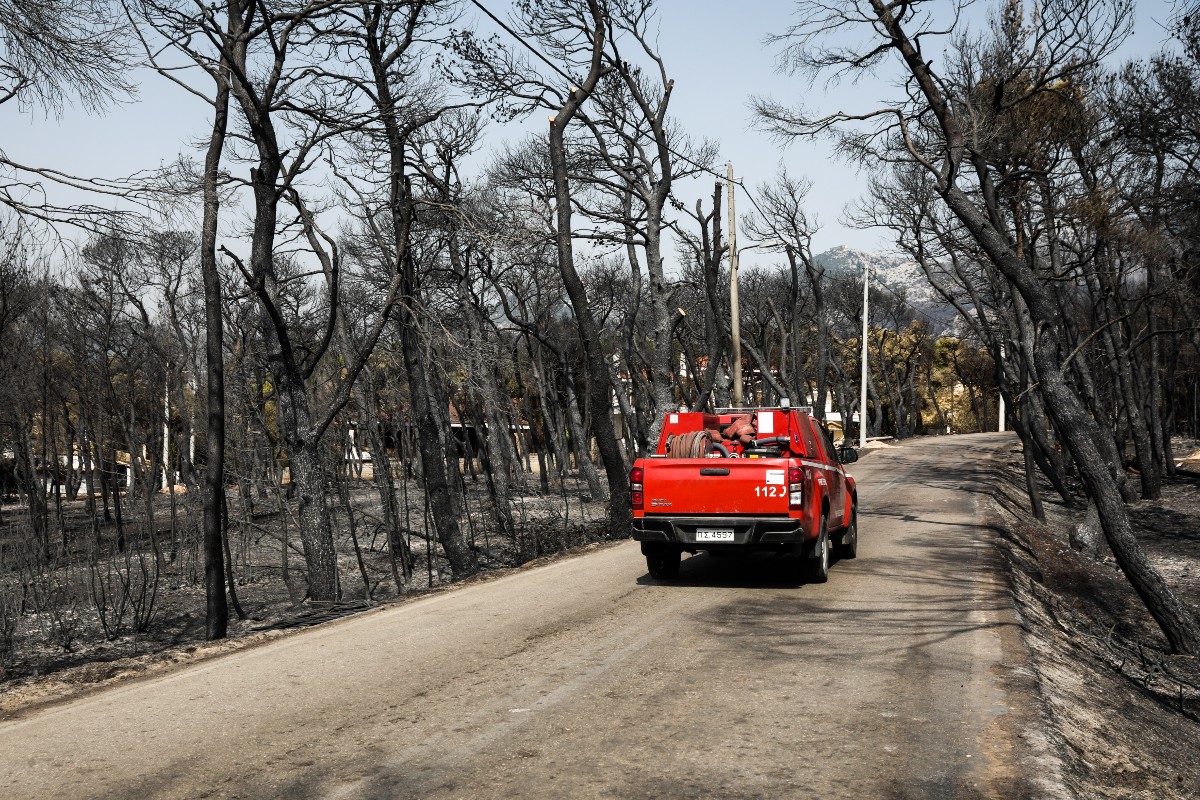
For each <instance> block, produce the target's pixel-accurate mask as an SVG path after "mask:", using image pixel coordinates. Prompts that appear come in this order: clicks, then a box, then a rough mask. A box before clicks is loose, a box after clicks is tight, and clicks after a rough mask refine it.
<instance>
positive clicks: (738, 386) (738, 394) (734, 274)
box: [725, 162, 742, 408]
mask: <svg viewBox="0 0 1200 800" xmlns="http://www.w3.org/2000/svg"><path fill="white" fill-rule="evenodd" d="M725 176H726V178H727V179H728V182H729V327H730V330H731V331H732V333H733V406H734V408H741V407H742V319H741V309H740V307H739V305H738V251H737V216H736V215H735V213H734V207H733V194H734V189H735V187H734V184H733V162H729V163H727V164H726V165H725Z"/></svg>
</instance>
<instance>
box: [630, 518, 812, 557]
mask: <svg viewBox="0 0 1200 800" xmlns="http://www.w3.org/2000/svg"><path fill="white" fill-rule="evenodd" d="M729 530H732V531H733V538H732V539H725V540H723V541H704V540H701V539H700V538H699V536H700V535H701V534H702V532H704V531H729ZM710 535H711V534H710ZM633 538H634V539H636V540H637V541H639V542H665V543H673V544H679V545H683V546H684V547H685V548H686V549H697V550H705V549H709V548H714V549H716V548H724V547H729V546H735V547H736V546H739V545H740V546H747V545H749V546H753V545H765V546H771V545H778V544H791V543H796V542H803V541H804V540H805V536H804V527H803V520H799V519H793V518H791V517H665V516H655V517H640V518H635V519H634V520H633Z"/></svg>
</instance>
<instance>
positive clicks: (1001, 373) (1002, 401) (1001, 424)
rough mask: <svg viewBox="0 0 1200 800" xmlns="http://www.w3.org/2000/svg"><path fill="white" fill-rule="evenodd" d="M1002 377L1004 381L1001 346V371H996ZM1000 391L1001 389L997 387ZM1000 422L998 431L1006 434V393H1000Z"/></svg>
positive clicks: (1002, 350) (1001, 348)
mask: <svg viewBox="0 0 1200 800" xmlns="http://www.w3.org/2000/svg"><path fill="white" fill-rule="evenodd" d="M996 372H997V373H998V374H999V375H1000V380H1004V345H1000V369H998V370H996ZM997 389H999V387H997ZM999 416H1000V422H999V424H998V425H997V426H996V430H998V431H1000V433H1004V392H1000V414H999Z"/></svg>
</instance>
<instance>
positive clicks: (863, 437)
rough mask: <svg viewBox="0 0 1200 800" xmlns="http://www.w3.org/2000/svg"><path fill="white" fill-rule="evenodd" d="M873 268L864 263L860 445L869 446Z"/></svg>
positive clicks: (859, 400) (859, 401)
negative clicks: (869, 313)
mask: <svg viewBox="0 0 1200 800" xmlns="http://www.w3.org/2000/svg"><path fill="white" fill-rule="evenodd" d="M870 276H871V268H870V267H869V266H867V265H865V264H864V265H863V330H862V386H861V388H860V391H859V393H858V398H859V399H858V446H859V447H866V446H867V300H868V297H869V294H868V291H869V290H870V287H871V281H870Z"/></svg>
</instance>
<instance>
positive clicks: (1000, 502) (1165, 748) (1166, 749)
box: [987, 444, 1200, 800]
mask: <svg viewBox="0 0 1200 800" xmlns="http://www.w3.org/2000/svg"><path fill="white" fill-rule="evenodd" d="M1021 463H1022V459H1021V451H1020V446H1019V444H1018V445H1016V446H1015V447H1014V448H1011V449H1007V450H1005V451H1002V452H1001V453H1000V454H999V457H998V458H997V459H996V460H995V463H994V465H993V466H994V469H995V475H996V481H995V489H994V492H993V495H992V498H991V500H990V502H989V503H988V509H987V520H988V522H989V524H991V525H992V526H994V527H995V529H996V530H997V532H998V537H999V538H998V546H999V549H1000V552H1001V554H1002V556H1003V563H1004V567H1005V569H1006V572H1007V575H1008V579H1009V585H1010V587H1011V592H1012V596H1013V600H1014V603H1015V605H1016V608H1017V612H1018V615H1019V617H1020V620H1021V626H1022V632H1023V633H1022V635H1023V639H1024V642H1025V646H1026V648H1027V649H1028V651H1029V653H1030V656H1031V659H1032V661H1031V663H1032V666H1033V669H1034V673H1035V675H1034V679H1035V681H1036V686H1037V695H1038V696H1039V697H1040V701H1041V705H1042V713H1043V714H1044V716H1045V718H1046V720H1047V722H1048V733H1047V735H1048V739H1049V743H1050V745H1051V746H1052V747H1053V749H1054V750H1056V751H1057V754H1058V758H1059V760H1060V762H1061V766H1060V772H1061V780H1062V783H1063V786H1064V789H1065V790H1066V791H1068V792H1070V795H1071V796H1073V797H1077V798H1088V799H1089V800H1090V799H1091V798H1102V799H1107V798H1147V799H1149V798H1179V799H1180V800H1184V798H1195V797H1200V761H1198V760H1197V758H1196V753H1197V748H1198V747H1200V690H1198V685H1197V680H1196V679H1197V676H1200V664H1198V660H1197V659H1196V658H1195V657H1189V656H1177V655H1170V654H1166V653H1164V644H1165V643H1164V640H1163V637H1162V636H1161V634H1160V633H1159V631H1158V629H1157V626H1156V625H1155V623H1154V621H1153V620H1152V619H1151V618H1150V616H1149V614H1148V613H1147V612H1146V611H1145V610H1144V606H1143V605H1142V603H1141V601H1140V600H1139V599H1138V597H1137V596H1136V594H1134V592H1133V589H1132V587H1130V586H1129V584H1128V582H1127V581H1126V580H1125V578H1124V576H1123V575H1122V574H1121V573H1120V571H1119V570H1118V569H1117V567H1116V565H1115V562H1114V561H1113V560H1112V557H1111V555H1108V556H1107V557H1105V555H1103V554H1102V556H1101V558H1099V559H1094V558H1091V557H1089V556H1086V555H1084V554H1082V553H1080V552H1077V551H1075V550H1073V549H1071V546H1070V544H1069V537H1068V534H1069V532H1070V531H1071V529H1072V528H1073V526H1075V525H1076V524H1078V523H1079V521H1080V518H1081V517H1082V516H1083V514H1082V512H1081V511H1079V510H1078V509H1070V508H1066V507H1064V506H1062V505H1059V504H1054V503H1052V502H1049V501H1051V500H1052V499H1055V498H1053V497H1052V493H1051V492H1050V490H1049V487H1045V486H1044V487H1043V501H1044V502H1045V503H1046V511H1047V521H1046V522H1045V523H1039V522H1037V521H1036V520H1035V519H1034V518H1033V517H1032V515H1031V514H1030V513H1029V511H1028V507H1029V504H1028V498H1027V497H1026V495H1025V492H1024V483H1023V481H1024V478H1023V473H1022V471H1021ZM1131 514H1132V516H1133V519H1134V524H1135V527H1136V528H1137V531H1138V538H1139V540H1140V541H1141V543H1142V546H1143V547H1144V548H1145V550H1146V552H1147V554H1148V555H1149V556H1150V558H1151V559H1152V561H1153V562H1154V564H1155V566H1156V567H1157V568H1158V569H1159V570H1160V571H1161V572H1162V573H1163V574H1164V577H1166V579H1167V580H1168V582H1169V583H1170V584H1171V586H1172V588H1174V589H1176V590H1177V591H1179V592H1180V593H1181V595H1182V596H1183V597H1184V598H1185V600H1187V601H1190V602H1191V604H1192V605H1193V607H1197V606H1198V605H1200V603H1198V602H1197V601H1198V600H1200V598H1198V597H1197V595H1196V592H1195V589H1194V588H1193V586H1194V583H1195V582H1194V580H1193V581H1189V580H1188V576H1191V575H1196V574H1200V493H1197V492H1196V489H1195V486H1194V484H1192V483H1190V481H1188V480H1186V479H1181V480H1178V481H1175V482H1169V483H1168V486H1167V487H1166V490H1165V491H1164V496H1163V498H1162V500H1161V501H1156V502H1155V503H1153V504H1147V503H1141V504H1136V505H1135V506H1134V507H1132V508H1131Z"/></svg>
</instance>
